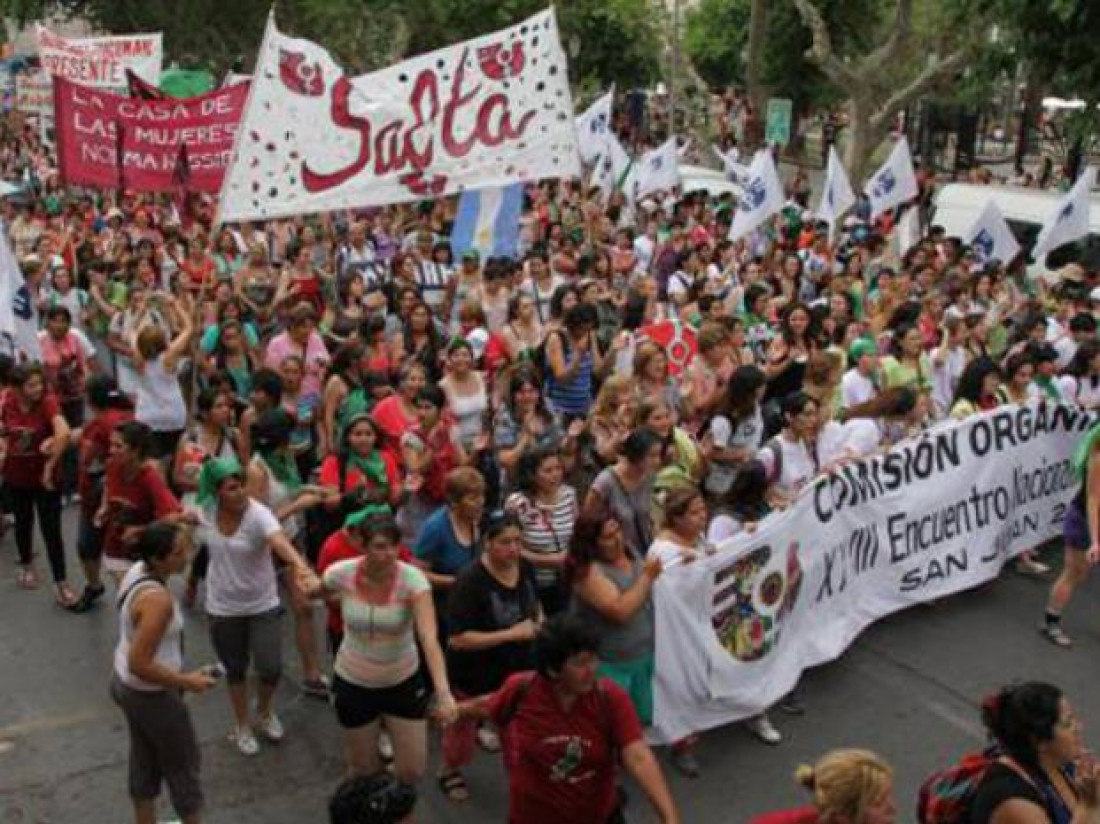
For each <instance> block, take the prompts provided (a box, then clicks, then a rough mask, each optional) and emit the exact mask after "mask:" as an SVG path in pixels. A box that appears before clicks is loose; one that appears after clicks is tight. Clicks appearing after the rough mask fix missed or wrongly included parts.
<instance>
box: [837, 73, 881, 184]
mask: <svg viewBox="0 0 1100 824" xmlns="http://www.w3.org/2000/svg"><path fill="white" fill-rule="evenodd" d="M873 111H874V108H873V104H872V102H871V100H870V99H868V98H866V97H864V96H863V95H858V94H855V95H852V97H851V98H849V100H848V145H847V146H846V147H845V149H844V165H845V167H846V168H847V169H848V174H849V176H850V177H851V180H852V186H853V187H854V188H857V189H858V188H859V186H860V184H861V183H862V182H863V180H864V179H865V178H866V177H867V173H868V171H869V167H870V165H871V158H872V156H873V155H874V153H875V149H877V148H878V144H879V143H880V142H881V141H882V135H881V134H878V131H879V130H878V129H876V128H875V127H874V125H872V123H871V113H872V112H873Z"/></svg>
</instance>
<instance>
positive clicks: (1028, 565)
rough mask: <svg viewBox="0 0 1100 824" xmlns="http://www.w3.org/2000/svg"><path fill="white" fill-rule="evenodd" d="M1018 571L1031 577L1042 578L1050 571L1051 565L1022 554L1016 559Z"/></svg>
mask: <svg viewBox="0 0 1100 824" xmlns="http://www.w3.org/2000/svg"><path fill="white" fill-rule="evenodd" d="M1016 571H1017V572H1019V573H1020V574H1021V575H1027V576H1028V577H1031V578H1042V577H1043V576H1044V575H1046V574H1047V573H1048V572H1050V567H1049V566H1047V565H1046V564H1044V563H1040V562H1039V561H1036V560H1035V559H1034V558H1029V557H1028V556H1027V555H1021V556H1020V557H1019V558H1017V559H1016Z"/></svg>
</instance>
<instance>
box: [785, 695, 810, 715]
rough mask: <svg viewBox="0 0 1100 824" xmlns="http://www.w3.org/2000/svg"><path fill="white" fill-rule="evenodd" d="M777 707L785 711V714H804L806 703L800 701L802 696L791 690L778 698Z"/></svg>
mask: <svg viewBox="0 0 1100 824" xmlns="http://www.w3.org/2000/svg"><path fill="white" fill-rule="evenodd" d="M779 709H781V710H783V712H785V713H787V715H805V714H806V705H805V704H804V703H802V698H801V697H800V696H799V695H798V693H796V692H794V691H793V690H792V691H791V692H788V693H787V694H786V695H784V696H783V698H781V699H780V701H779Z"/></svg>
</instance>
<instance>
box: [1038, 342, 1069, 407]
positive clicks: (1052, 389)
mask: <svg viewBox="0 0 1100 824" xmlns="http://www.w3.org/2000/svg"><path fill="white" fill-rule="evenodd" d="M1031 349H1032V359H1033V360H1034V362H1035V378H1034V381H1035V385H1036V386H1037V387H1038V388H1039V395H1040V397H1042V398H1044V399H1046V400H1048V401H1053V402H1055V403H1057V402H1058V401H1060V400H1062V390H1061V389H1059V388H1058V382H1057V381H1056V380H1055V377H1056V376H1057V374H1058V350H1057V349H1055V348H1054V347H1053V346H1051V345H1050V344H1049V343H1042V344H1039V345H1038V346H1033V347H1031Z"/></svg>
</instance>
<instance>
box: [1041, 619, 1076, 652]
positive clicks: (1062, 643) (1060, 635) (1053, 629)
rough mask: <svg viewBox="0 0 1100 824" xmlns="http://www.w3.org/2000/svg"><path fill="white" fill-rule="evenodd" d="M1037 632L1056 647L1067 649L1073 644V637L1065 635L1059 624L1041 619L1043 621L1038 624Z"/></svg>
mask: <svg viewBox="0 0 1100 824" xmlns="http://www.w3.org/2000/svg"><path fill="white" fill-rule="evenodd" d="M1039 632H1040V633H1041V634H1042V635H1043V637H1045V638H1046V639H1047V640H1048V641H1050V643H1052V644H1054V645H1055V646H1056V647H1061V648H1062V649H1069V648H1070V647H1072V646H1073V639H1072V638H1070V637H1069V636H1068V635H1066V633H1065V630H1063V629H1062V625H1061V624H1055V623H1052V622H1051V621H1043V623H1041V624H1039Z"/></svg>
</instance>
